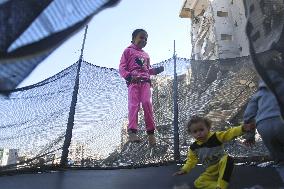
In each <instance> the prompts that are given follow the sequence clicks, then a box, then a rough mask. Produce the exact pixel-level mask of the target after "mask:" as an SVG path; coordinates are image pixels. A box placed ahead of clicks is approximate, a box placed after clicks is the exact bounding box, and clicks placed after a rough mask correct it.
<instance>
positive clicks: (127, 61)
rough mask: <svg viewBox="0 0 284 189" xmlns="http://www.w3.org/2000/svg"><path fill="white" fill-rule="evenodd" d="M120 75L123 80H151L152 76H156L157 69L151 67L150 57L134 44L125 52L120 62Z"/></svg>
mask: <svg viewBox="0 0 284 189" xmlns="http://www.w3.org/2000/svg"><path fill="white" fill-rule="evenodd" d="M119 73H120V75H121V77H123V78H127V77H140V78H144V79H150V75H156V72H155V69H154V68H151V66H150V58H149V55H148V54H147V53H146V52H145V51H143V50H142V49H140V48H138V47H137V46H136V45H134V44H132V45H130V46H129V47H127V48H126V49H125V50H124V52H123V54H122V57H121V60H120V65H119Z"/></svg>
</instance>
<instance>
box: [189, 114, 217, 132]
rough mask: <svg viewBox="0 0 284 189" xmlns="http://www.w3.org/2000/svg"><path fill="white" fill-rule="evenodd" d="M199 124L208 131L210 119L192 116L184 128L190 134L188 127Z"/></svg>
mask: <svg viewBox="0 0 284 189" xmlns="http://www.w3.org/2000/svg"><path fill="white" fill-rule="evenodd" d="M199 122H203V123H204V124H205V125H206V127H207V128H208V129H210V128H211V125H212V121H211V120H210V119H208V118H205V117H201V116H198V115H194V116H192V117H191V119H190V120H189V121H188V122H187V124H186V128H187V131H188V133H190V127H191V126H192V124H195V123H199Z"/></svg>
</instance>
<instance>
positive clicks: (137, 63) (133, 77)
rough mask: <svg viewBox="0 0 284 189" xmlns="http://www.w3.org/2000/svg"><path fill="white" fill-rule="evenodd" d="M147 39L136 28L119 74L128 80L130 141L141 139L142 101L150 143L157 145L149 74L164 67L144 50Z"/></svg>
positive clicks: (156, 72)
mask: <svg viewBox="0 0 284 189" xmlns="http://www.w3.org/2000/svg"><path fill="white" fill-rule="evenodd" d="M147 38H148V34H147V32H146V31H145V30H143V29H136V30H134V31H133V33H132V41H131V43H132V44H131V45H130V46H129V47H127V48H126V49H125V50H124V52H123V54H122V57H121V60H120V65H119V73H120V75H121V76H122V77H123V78H124V79H125V80H126V83H127V86H128V121H129V124H128V134H129V141H130V142H140V141H141V140H140V139H139V138H138V136H137V124H138V112H139V108H140V103H142V107H143V111H144V120H145V124H146V130H147V134H148V140H149V144H150V145H155V144H156V139H155V136H154V131H155V123H154V116H153V108H152V103H151V91H150V87H151V80H150V75H157V74H159V73H161V72H162V71H164V67H163V66H161V67H158V68H151V66H150V58H149V55H148V54H147V53H146V52H145V51H143V50H142V49H143V48H144V47H145V46H146V44H147Z"/></svg>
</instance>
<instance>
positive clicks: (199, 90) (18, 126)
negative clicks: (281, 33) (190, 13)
mask: <svg viewBox="0 0 284 189" xmlns="http://www.w3.org/2000/svg"><path fill="white" fill-rule="evenodd" d="M173 62H174V60H173V59H168V60H166V61H163V62H160V63H158V64H154V65H153V67H158V66H161V65H163V66H164V67H165V71H164V72H163V73H162V74H160V75H158V76H153V78H152V81H153V90H152V98H153V107H154V116H155V122H156V125H157V132H156V137H157V145H156V147H150V146H149V145H148V141H147V135H146V132H145V124H144V121H143V111H140V112H139V127H138V128H139V132H138V135H139V137H141V139H142V142H141V143H139V144H133V143H129V142H128V141H127V86H126V83H125V81H124V80H123V79H122V78H121V77H120V76H119V73H118V70H116V69H110V68H103V67H98V66H95V65H92V64H90V63H88V62H85V61H83V62H82V64H81V66H80V70H79V72H78V68H79V66H78V65H79V63H78V62H77V63H75V64H74V65H72V66H71V67H69V68H67V69H65V70H63V71H62V72H60V73H58V74H56V75H55V76H53V77H50V78H48V79H46V80H44V81H42V82H40V83H37V84H35V85H32V86H28V87H25V88H21V89H16V90H13V91H10V95H9V96H1V97H0V107H1V109H0V115H1V116H0V149H1V150H0V151H2V153H0V157H1V156H2V157H1V159H0V160H1V162H0V163H1V167H0V171H3V170H7V169H8V170H14V169H19V168H30V167H38V166H46V165H48V166H55V165H59V164H60V160H61V156H62V148H63V144H64V140H65V137H66V128H67V124H68V118H69V116H70V111H71V109H70V107H72V106H71V102H72V95H73V92H74V89H75V88H74V85H75V80H76V76H77V72H78V73H79V85H78V86H79V87H78V93H77V103H76V106H75V115H74V126H73V129H72V139H71V144H70V146H69V149H68V150H69V154H68V166H70V167H100V168H104V167H112V168H115V167H123V166H146V165H152V164H161V163H166V162H171V161H173V160H174V154H173V153H174V146H173V143H174V135H173V117H174V116H173V115H174V112H173V65H174V64H173ZM176 63H177V73H178V77H177V79H178V106H179V107H178V110H179V111H178V113H179V133H180V144H179V145H180V146H179V147H180V152H181V159H182V160H184V159H185V158H186V153H187V150H188V147H189V145H190V144H191V142H192V141H193V139H192V138H191V137H190V136H189V135H188V134H187V133H186V130H185V127H184V123H185V122H186V121H187V120H188V119H189V118H190V116H192V115H193V114H201V115H204V116H207V117H209V118H210V119H212V120H213V123H214V124H213V125H214V126H213V130H223V129H225V128H227V127H231V126H233V125H236V124H238V123H240V122H241V119H242V112H243V110H244V107H245V105H246V103H247V101H248V99H249V97H250V96H251V95H252V94H253V93H254V92H255V91H256V88H257V84H256V83H257V77H256V73H255V71H254V69H253V66H252V63H251V60H250V58H249V57H242V58H235V59H224V60H214V61H210V60H207V61H197V60H188V59H184V58H177V60H176ZM69 122H70V121H69ZM69 124H70V123H69ZM226 150H227V151H228V153H230V154H231V155H233V156H234V157H236V158H237V157H244V156H246V157H253V156H261V157H263V156H265V155H266V154H267V151H266V149H265V147H264V146H263V144H262V141H261V139H260V138H258V139H257V145H256V146H255V147H254V148H253V149H252V150H249V151H248V150H247V148H246V147H244V146H243V145H242V144H241V138H240V139H237V140H235V141H233V142H231V143H228V144H227V145H226ZM5 153H6V155H5ZM13 153H14V156H15V157H14V158H13V156H12V154H13ZM7 154H9V155H7ZM7 158H8V159H7ZM9 158H10V159H9Z"/></svg>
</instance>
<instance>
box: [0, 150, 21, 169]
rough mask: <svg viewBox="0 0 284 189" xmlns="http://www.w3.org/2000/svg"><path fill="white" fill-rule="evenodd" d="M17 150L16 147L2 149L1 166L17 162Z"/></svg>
mask: <svg viewBox="0 0 284 189" xmlns="http://www.w3.org/2000/svg"><path fill="white" fill-rule="evenodd" d="M17 160H18V150H17V149H4V150H3V156H2V159H1V164H0V165H1V166H5V165H10V164H15V163H17Z"/></svg>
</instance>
